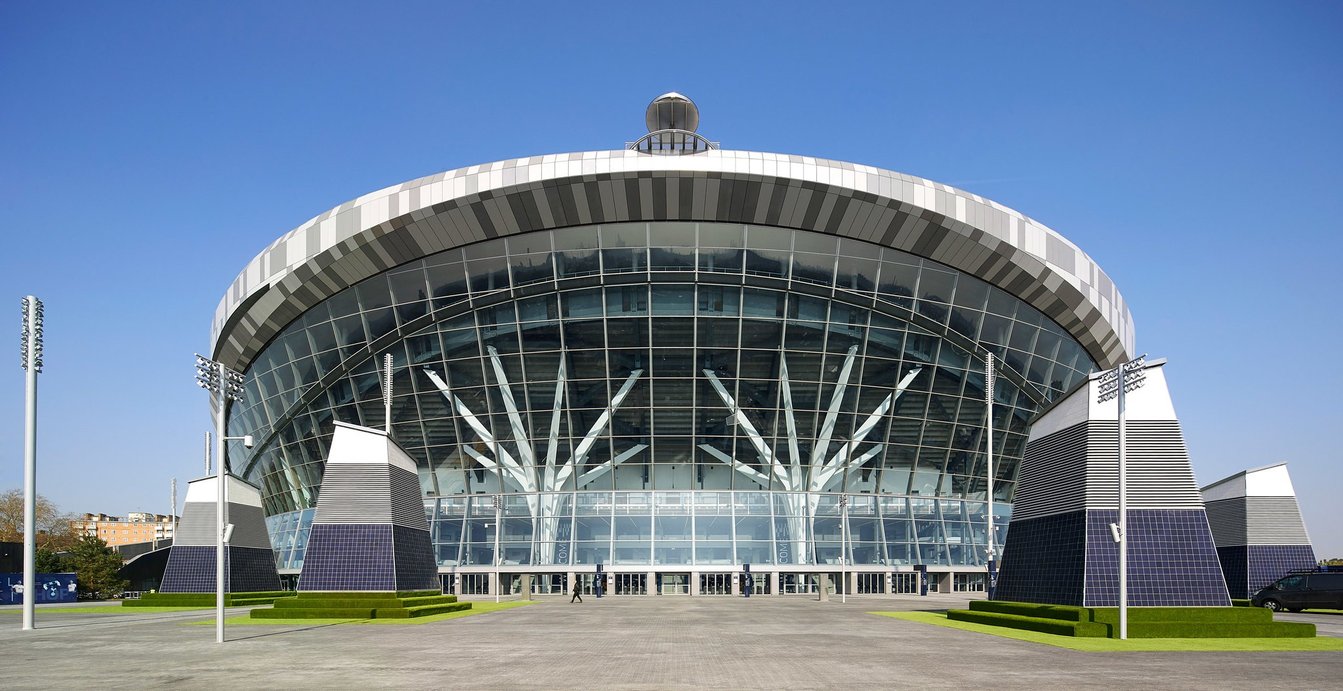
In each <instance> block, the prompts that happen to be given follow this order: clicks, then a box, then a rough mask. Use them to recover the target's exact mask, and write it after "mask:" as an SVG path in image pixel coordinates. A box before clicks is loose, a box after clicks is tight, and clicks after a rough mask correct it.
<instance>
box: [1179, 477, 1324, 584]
mask: <svg viewBox="0 0 1343 691" xmlns="http://www.w3.org/2000/svg"><path fill="white" fill-rule="evenodd" d="M1203 501H1205V502H1207V507H1208V522H1209V523H1210V524H1211V525H1212V537H1213V540H1214V541H1215V542H1216V543H1217V557H1218V559H1220V560H1221V561H1222V573H1223V574H1225V575H1226V587H1227V589H1228V590H1229V591H1230V592H1231V597H1234V598H1247V597H1250V596H1251V595H1253V594H1254V592H1255V591H1256V590H1259V589H1260V588H1262V587H1264V586H1266V585H1268V584H1269V583H1272V582H1273V581H1276V580H1277V579H1278V578H1280V577H1282V576H1283V575H1284V574H1286V573H1287V572H1289V571H1292V570H1293V569H1313V568H1315V549H1314V548H1313V547H1311V544H1310V536H1309V535H1307V534H1306V524H1305V522H1304V521H1303V520H1301V507H1300V506H1298V505H1297V503H1296V490H1295V489H1294V488H1293V487H1292V478H1291V476H1290V475H1288V474H1287V464H1286V463H1277V464H1274V465H1269V466H1264V467H1262V468H1252V469H1250V470H1243V471H1241V472H1239V473H1236V474H1235V475H1232V476H1230V477H1226V478H1223V479H1221V480H1218V481H1217V482H1214V483H1212V484H1211V485H1208V486H1207V487H1204V488H1203Z"/></svg>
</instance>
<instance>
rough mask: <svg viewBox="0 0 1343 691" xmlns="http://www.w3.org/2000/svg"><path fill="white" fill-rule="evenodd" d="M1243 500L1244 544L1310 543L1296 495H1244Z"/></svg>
mask: <svg viewBox="0 0 1343 691" xmlns="http://www.w3.org/2000/svg"><path fill="white" fill-rule="evenodd" d="M1244 501H1245V502H1246V507H1245V539H1246V544H1250V545H1308V544H1310V537H1309V536H1307V535H1306V526H1305V523H1303V522H1302V520H1301V509H1300V507H1298V506H1297V503H1296V498H1295V497H1246V498H1245V500H1244Z"/></svg>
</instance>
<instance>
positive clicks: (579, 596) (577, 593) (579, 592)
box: [569, 578, 583, 605]
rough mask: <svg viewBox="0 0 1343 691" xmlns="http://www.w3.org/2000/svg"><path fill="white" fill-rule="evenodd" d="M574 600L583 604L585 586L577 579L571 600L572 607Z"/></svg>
mask: <svg viewBox="0 0 1343 691" xmlns="http://www.w3.org/2000/svg"><path fill="white" fill-rule="evenodd" d="M574 600H578V603H579V604H582V603H583V584H582V582H580V581H579V580H578V579H577V578H575V579H574V596H573V597H571V598H569V604H571V605H572V604H573V603H574Z"/></svg>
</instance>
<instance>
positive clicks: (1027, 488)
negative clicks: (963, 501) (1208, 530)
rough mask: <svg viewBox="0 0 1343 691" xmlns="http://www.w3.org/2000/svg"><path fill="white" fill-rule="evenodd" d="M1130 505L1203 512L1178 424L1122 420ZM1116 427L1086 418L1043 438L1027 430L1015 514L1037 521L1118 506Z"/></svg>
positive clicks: (1112, 423) (1115, 424)
mask: <svg viewBox="0 0 1343 691" xmlns="http://www.w3.org/2000/svg"><path fill="white" fill-rule="evenodd" d="M1126 427H1127V435H1128V449H1127V452H1126V460H1127V465H1128V470H1127V477H1128V505H1129V508H1131V509H1136V508H1154V509H1155V508H1188V509H1201V508H1202V507H1203V499H1202V496H1201V495H1200V494H1199V492H1198V487H1197V485H1195V483H1194V472H1193V469H1192V468H1191V467H1190V464H1189V454H1188V452H1187V451H1186V450H1185V446H1184V437H1183V435H1182V434H1181V432H1180V425H1179V423H1178V422H1176V421H1167V420H1135V421H1132V422H1129V423H1128V424H1127V425H1126ZM1118 435H1119V426H1118V423H1117V422H1112V421H1109V420H1088V421H1085V422H1079V423H1076V424H1074V425H1072V426H1071V427H1067V428H1064V429H1061V430H1058V431H1056V432H1053V433H1051V434H1049V435H1046V436H1044V437H1038V438H1037V437H1036V436H1035V435H1034V434H1032V435H1031V439H1030V440H1029V441H1028V442H1027V444H1026V452H1025V456H1024V457H1023V458H1022V462H1021V470H1020V475H1019V476H1018V481H1017V491H1016V495H1015V497H1014V502H1013V507H1012V516H1013V518H1022V519H1026V518H1038V517H1041V516H1048V515H1053V514H1057V513H1066V512H1070V511H1077V510H1080V509H1100V508H1117V507H1118V504H1119V441H1118Z"/></svg>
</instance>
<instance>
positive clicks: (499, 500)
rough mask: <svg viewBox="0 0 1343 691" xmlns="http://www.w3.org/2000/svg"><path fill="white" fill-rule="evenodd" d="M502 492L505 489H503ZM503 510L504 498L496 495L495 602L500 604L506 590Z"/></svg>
mask: <svg viewBox="0 0 1343 691" xmlns="http://www.w3.org/2000/svg"><path fill="white" fill-rule="evenodd" d="M500 490H501V491H502V490H503V488H502V487H501V488H500ZM503 510H504V498H503V497H502V496H501V495H498V494H496V495H494V601H495V602H496V603H497V602H499V593H500V591H502V590H503V589H504V584H503V582H502V581H500V580H499V531H501V530H503V528H504V522H503V516H502V514H503Z"/></svg>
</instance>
